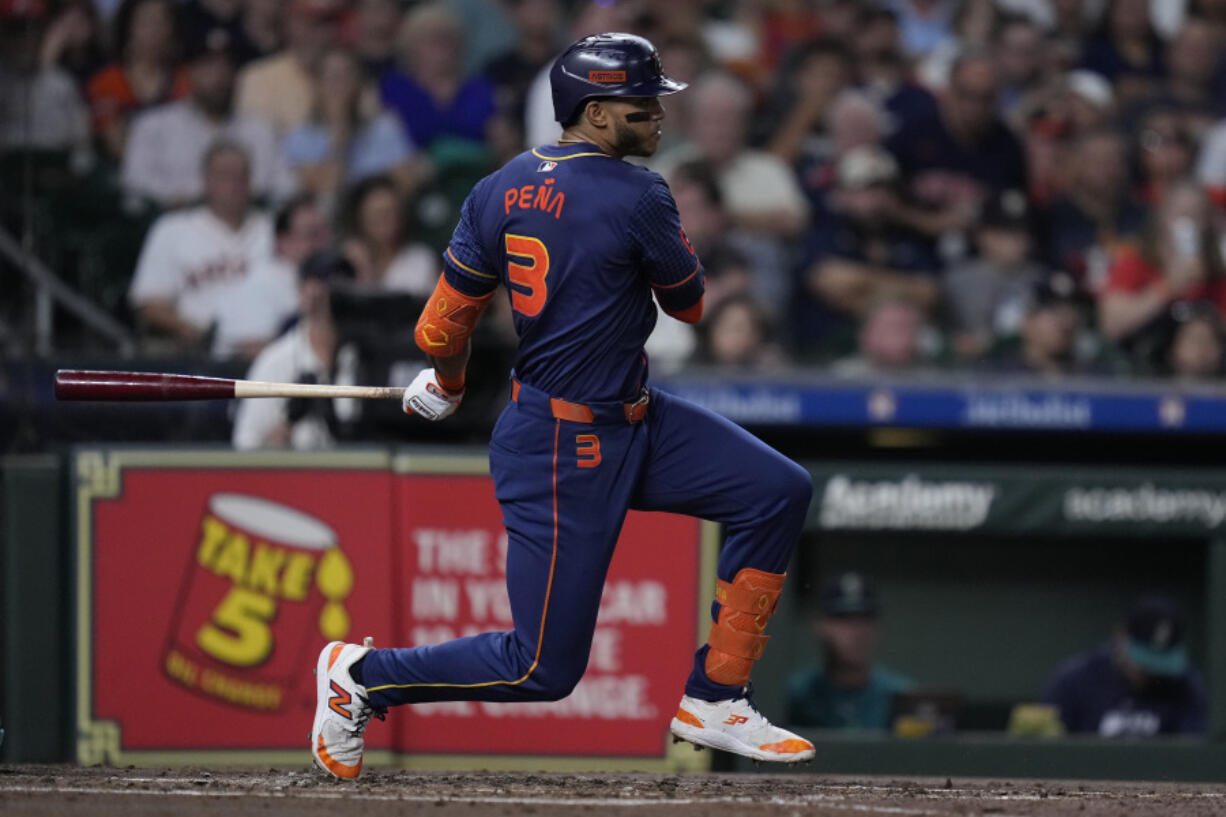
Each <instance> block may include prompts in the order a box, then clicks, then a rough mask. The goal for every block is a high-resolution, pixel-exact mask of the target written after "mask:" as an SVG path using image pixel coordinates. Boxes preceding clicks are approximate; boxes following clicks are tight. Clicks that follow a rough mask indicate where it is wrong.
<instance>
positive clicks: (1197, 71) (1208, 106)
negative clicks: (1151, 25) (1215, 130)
mask: <svg viewBox="0 0 1226 817" xmlns="http://www.w3.org/2000/svg"><path fill="white" fill-rule="evenodd" d="M1221 49H1222V34H1221V32H1220V31H1219V30H1217V29H1215V28H1214V26H1213V24H1212V23H1210V22H1209V21H1208V20H1205V19H1203V18H1198V17H1189V18H1188V19H1187V20H1185V21H1184V24H1183V25H1182V26H1181V27H1180V28H1179V31H1177V32H1176V33H1175V36H1174V37H1173V38H1172V39H1171V42H1170V45H1169V46H1168V47H1167V67H1168V69H1169V75H1168V76H1167V78H1166V82H1165V83H1164V85H1163V87H1162V89H1161V91H1160V93H1159V96H1160V97H1161V98H1162V99H1164V100H1167V101H1169V102H1170V103H1173V104H1175V105H1177V106H1179V108H1180V109H1181V110H1182V111H1183V112H1184V114H1185V115H1186V116H1188V117H1189V119H1190V120H1191V124H1192V127H1193V130H1194V132H1196V133H1201V132H1203V131H1204V130H1205V129H1206V128H1208V127H1209V126H1210V125H1212V124H1213V123H1214V121H1215V120H1216V119H1217V118H1218V117H1220V116H1222V114H1223V113H1226V109H1224V103H1226V88H1223V87H1222V86H1221V80H1222V78H1223V76H1222V73H1221V71H1220V68H1219V67H1220V66H1221V65H1222V58H1221Z"/></svg>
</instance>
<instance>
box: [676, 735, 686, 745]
mask: <svg viewBox="0 0 1226 817" xmlns="http://www.w3.org/2000/svg"><path fill="white" fill-rule="evenodd" d="M673 743H685V739H684V738H679V737H677V736H676V735H673Z"/></svg>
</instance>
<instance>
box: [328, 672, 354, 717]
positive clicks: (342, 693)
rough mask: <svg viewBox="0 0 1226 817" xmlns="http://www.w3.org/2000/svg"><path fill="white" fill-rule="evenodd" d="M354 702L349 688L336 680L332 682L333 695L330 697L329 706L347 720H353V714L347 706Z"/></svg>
mask: <svg viewBox="0 0 1226 817" xmlns="http://www.w3.org/2000/svg"><path fill="white" fill-rule="evenodd" d="M351 703H353V696H352V695H350V694H349V691H348V690H345V689H342V688H341V685H340V684H338V683H337V682H336V681H333V682H332V697H330V698H329V699H328V708H329V709H331V710H332V711H333V712H335V713H336V714H338V715H340V716H341V717H343V718H345V719H346V720H353V714H352V713H350V711H349V710H348V709H346V708H345V707H346V706H348V705H349V704H351Z"/></svg>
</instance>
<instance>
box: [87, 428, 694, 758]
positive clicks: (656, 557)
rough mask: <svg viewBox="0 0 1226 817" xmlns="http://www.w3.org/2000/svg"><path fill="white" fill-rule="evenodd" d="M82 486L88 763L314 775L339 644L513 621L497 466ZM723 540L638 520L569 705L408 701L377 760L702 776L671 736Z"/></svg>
mask: <svg viewBox="0 0 1226 817" xmlns="http://www.w3.org/2000/svg"><path fill="white" fill-rule="evenodd" d="M75 473H76V477H77V481H76V499H77V507H76V523H77V539H78V565H77V567H78V616H77V624H78V627H77V629H78V645H77V647H78V672H79V682H78V733H79V737H78V759H79V760H80V761H81V762H83V763H98V762H110V763H125V762H175V761H176V760H178V761H182V762H238V763H241V762H253V763H265V762H271V763H299V762H309V752H308V748H307V746H308V741H307V734H308V732H309V729H310V724H311V720H312V717H313V713H314V708H315V700H314V689H315V686H314V676H313V675H312V670H313V668H314V664H315V659H316V657H317V655H318V653H319V650H320V649H321V648H322V647H323V645H324V644H325V643H327V642H328V641H331V640H334V639H341V640H346V641H355V642H360V641H361V640H362V638H363V637H365V636H372V637H373V638H374V642H375V645H376V646H384V647H391V646H398V647H409V646H419V645H425V644H436V643H440V642H443V641H447V640H450V639H452V638H456V637H461V636H466V635H472V634H475V633H478V632H485V631H489V630H508V629H510V628H511V626H512V625H511V611H510V602H509V599H508V598H507V591H506V584H505V564H506V551H507V537H506V533H505V531H504V530H503V528H502V522H501V512H500V510H499V507H498V503H497V502H496V501H495V499H494V493H493V483H492V480H491V479H490V478H489V476H488V474H487V473H486V467H485V461H484V458H483V457H463V456H458V457H433V456H432V457H428V458H422V457H414V456H412V455H409V456H404V457H396V458H393V457H392V456H390V455H389V454H387V453H382V452H338V453H331V454H317V455H308V454H286V453H282V454H238V453H231V452H220V451H219V452H205V451H196V452H188V451H182V452H175V451H167V450H157V451H139V450H85V451H81V452H79V453H78V454H77V456H76V461H75ZM711 527H712V526H709V525H704V523H700V522H699V521H698V520H694V519H691V518H688V517H679V516H671V515H665V514H634V513H632V514H631V515H630V516H629V517H628V518H627V521H626V525H625V527H624V528H623V532H622V536H621V539H620V541H619V543H618V547H617V552H616V554H615V556H614V559H613V564H612V566H611V568H610V572H609V577H608V581H607V583H606V586H605V592H604V595H603V597H602V599H601V603H600V605H601V606H600V615H599V617H598V619H597V626H596V634H595V637H594V640H593V644H592V652H591V658H590V661H589V664H588V670H587V673H586V674H585V676H584V678H583V680H582V681H581V682H580V683H579V686H578V687H577V688H576V689H575V691H574V693H573V694H572V695H571V696H569V697H568V698H566V699H564V700H562V701H559V702H553V703H541V704H504V703H482V702H472V701H464V702H454V703H433V704H425V705H412V706H405V707H398V708H396V709H394V710H393V711H392V712H391V713H390V714H389V717H388V721H387V723H386V724H380V723H376V724H374V725H372V727H371V728H370V729H369V731H368V732H367V747H368V758H369V759H370V761H371V762H372V763H379V762H385V763H387V762H392V763H396V762H398V763H400V764H401V765H429V763H428V761H430V760H431V759H432V760H433V761H435V765H445V764H446V763H447V761H448V759H449V758H450V760H451V761H457V760H458V762H457V764H456V765H460V766H462V765H464V764H463V762H462V758H463V757H470V758H476V757H479V758H480V760H481V764H482V765H485V766H496V765H498V762H497V758H498V756H503V755H505V756H507V757H508V758H515V759H518V762H522V759H523V758H524V757H537V758H541V757H544V756H548V757H553V758H565V757H576V758H583V757H587V758H626V759H633V760H634V761H635V762H637V763H638V767H640V768H650V765H644V764H643V761H648V763H650V762H655V763H657V764H658V767H659V768H675V767H677V766H678V765H679V764H680V763H681V762H682V761H681V760H680V758H684V762H685V764H686V765H690V766H692V764H693V761H692V760H691V759H690V758H689V757H686V756H685V755H676V757H677V758H678V759H679V760H676V761H674V760H670V755H669V752H668V751H667V749H666V746H667V742H666V736H667V724H668V721H669V719H670V718H671V717H672V715H673V712H674V709H675V707H676V704H677V700H678V699H679V696H680V694H681V689H682V686H683V684H684V680H685V677H686V674H687V673H688V671H689V667H690V665H691V661H692V656H693V650H694V648H695V646H696V644H697V643H698V639H699V637H700V626H701V618H702V610H703V609H704V608H705V607H706V604H705V603H704V602H706V601H709V598H708V596H709V593H706V592H704V590H705V588H707V587H708V586H713V584H714V576H713V561H714V547H715V543H714V531H713V530H712V529H711ZM555 613H556V614H559V615H564V614H565V611H555ZM692 754H693V753H687V755H692ZM440 756H446V757H440Z"/></svg>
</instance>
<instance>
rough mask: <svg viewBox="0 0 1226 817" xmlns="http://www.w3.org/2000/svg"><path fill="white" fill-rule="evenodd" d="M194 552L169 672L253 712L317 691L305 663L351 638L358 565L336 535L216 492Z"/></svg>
mask: <svg viewBox="0 0 1226 817" xmlns="http://www.w3.org/2000/svg"><path fill="white" fill-rule="evenodd" d="M190 554H191V555H190V559H189V562H188V565H187V569H186V571H185V573H184V578H183V582H182V586H181V588H180V593H179V601H178V604H177V605H176V608H175V612H174V615H173V617H172V619H171V622H170V630H169V633H168V636H167V642H166V648H165V651H164V653H163V658H162V670H163V671H164V672H165V673H166V675H168V676H169V677H170V678H171V679H172V680H174V681H175V682H177V683H178V684H180V685H182V686H184V687H186V688H187V689H189V690H192V691H193V692H197V693H200V694H202V695H205V696H208V697H210V698H214V699H217V700H220V701H223V702H225V703H227V704H230V705H233V706H237V707H242V708H244V709H249V710H256V711H264V712H276V711H279V710H280V709H282V708H283V707H284V706H285V705H286V704H287V702H288V701H291V700H293V699H294V698H295V697H297V696H303V695H309V694H312V692H313V690H312V689H307V688H308V687H311V684H310V682H309V674H306V673H304V672H303V667H308V666H311V665H312V663H313V661H314V656H315V654H316V653H317V652H318V650H319V647H320V646H321V644H322V642H323V641H330V640H333V639H343V638H344V637H345V636H346V634H347V633H348V632H349V613H348V611H347V610H346V608H345V603H344V602H345V599H346V598H347V597H348V596H349V594H350V592H352V590H353V583H354V576H353V568H352V567H351V565H350V562H349V559H348V558H346V556H345V554H344V552H343V551H342V550H341V547H340V542H339V541H338V539H337V536H336V532H335V531H334V530H333V529H332V528H331V527H330V526H328V525H327V524H326V523H324V522H323V521H321V520H319V519H317V518H315V517H313V516H311V515H309V514H307V513H306V512H304V511H301V510H299V509H297V508H292V507H290V506H288V505H283V504H281V503H278V502H273V501H271V500H268V499H264V498H261V497H258V496H251V495H248V494H239V493H218V494H214V495H212V496H211V497H210V498H209V501H208V503H207V507H206V509H205V512H204V514H203V516H202V518H201V520H200V527H199V530H198V535H197V539H196V541H195V542H193V543H192V547H191V549H190ZM304 690H305V691H304Z"/></svg>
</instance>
